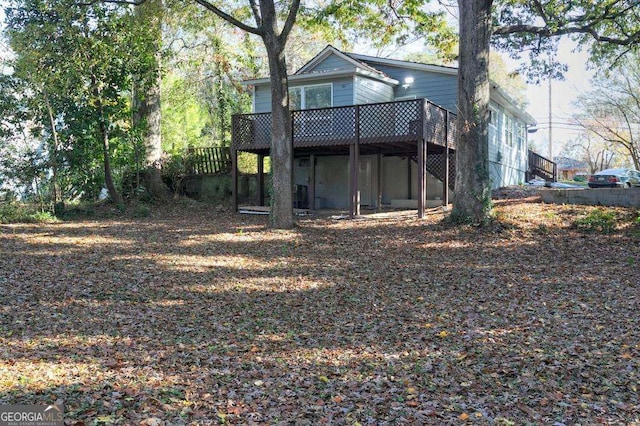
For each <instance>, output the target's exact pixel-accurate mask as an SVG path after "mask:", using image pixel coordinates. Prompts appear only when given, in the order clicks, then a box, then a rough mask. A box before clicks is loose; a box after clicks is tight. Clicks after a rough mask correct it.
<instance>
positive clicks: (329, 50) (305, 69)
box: [294, 44, 386, 77]
mask: <svg viewBox="0 0 640 426" xmlns="http://www.w3.org/2000/svg"><path fill="white" fill-rule="evenodd" d="M331 55H335V56H337V57H339V58H341V59H342V60H344V61H346V62H348V63H350V64H351V65H353V66H354V67H355V68H362V69H364V70H367V71H369V72H372V73H374V74H379V75H380V76H381V77H386V76H385V74H384V73H383V72H381V71H379V70H377V69H375V68H374V67H372V66H370V65H369V64H366V63H364V62H362V61H358V60H357V59H354V58H352V57H351V56H350V55H348V54H346V53H344V52H343V51H341V50H338V49H336V48H335V47H333V46H332V45H330V44H329V45H327V47H325V48H324V49H322V51H321V52H320V53H318V54H317V55H316V56H314V57H313V58H312V59H311V60H310V61H309V62H307V63H306V64H304V65H303V66H302V67H301V68H300V69H299V70H298V71H296V72H295V73H294V75H300V74H306V73H309V72H312V70H313V68H314V67H315V66H316V65H318V64H319V63H320V62H322V61H324V60H325V59H326V58H327V57H329V56H331Z"/></svg>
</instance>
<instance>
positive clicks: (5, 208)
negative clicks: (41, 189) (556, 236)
mask: <svg viewBox="0 0 640 426" xmlns="http://www.w3.org/2000/svg"><path fill="white" fill-rule="evenodd" d="M57 221H58V219H57V218H56V216H55V215H54V214H52V213H51V212H48V211H41V210H39V209H38V207H37V206H36V205H35V204H32V203H26V204H25V203H0V223H51V222H57Z"/></svg>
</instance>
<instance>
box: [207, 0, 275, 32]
mask: <svg viewBox="0 0 640 426" xmlns="http://www.w3.org/2000/svg"><path fill="white" fill-rule="evenodd" d="M194 1H195V2H196V3H198V4H199V5H200V6H202V7H204V8H205V9H207V10H209V11H211V12H213V13H215V14H216V15H218V16H219V17H220V18H222V19H224V20H225V21H227V22H229V23H230V24H232V25H235V26H236V27H238V28H240V29H241V30H244V31H246V32H249V33H251V34H256V35H259V36H262V34H263V33H264V29H263V27H262V24H261V25H260V26H259V27H252V26H250V25H247V24H245V23H244V22H242V21H239V20H238V19H236V18H234V17H233V16H231V15H229V14H228V13H226V12H224V11H222V10H220V9H218V8H217V7H216V6H214V5H213V4H211V3H209V2H208V1H207V0H194Z"/></svg>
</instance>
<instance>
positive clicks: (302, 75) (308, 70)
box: [243, 44, 400, 86]
mask: <svg viewBox="0 0 640 426" xmlns="http://www.w3.org/2000/svg"><path fill="white" fill-rule="evenodd" d="M331 55H335V56H337V57H339V58H340V59H342V60H344V61H345V62H347V63H348V64H351V65H353V68H352V69H344V68H337V69H333V70H324V71H314V70H313V69H314V68H315V67H316V66H317V65H318V64H320V63H321V62H322V61H324V60H325V59H326V58H328V57H329V56H331ZM349 75H362V76H364V77H369V78H373V79H376V80H380V81H383V82H385V83H387V84H390V85H392V86H397V85H398V84H400V82H399V81H398V80H395V79H393V78H391V77H389V76H387V75H386V74H385V73H383V72H382V71H379V70H377V69H375V68H374V67H372V66H371V65H369V64H366V63H364V62H362V61H359V60H357V59H354V58H352V57H351V56H349V55H347V54H346V53H344V52H342V51H340V50H338V49H336V48H335V47H333V46H331V45H330V44H329V45H327V47H325V48H324V49H322V51H321V52H320V53H318V54H317V55H316V56H314V57H313V58H312V59H311V60H310V61H309V62H307V63H306V64H304V65H303V66H302V67H301V68H300V69H299V70H298V71H296V72H295V73H293V74H291V75H289V81H293V82H295V81H306V80H314V79H318V78H319V77H322V78H325V77H326V78H328V77H342V76H349ZM269 82H270V80H269V78H258V79H254V80H245V81H244V82H243V84H245V85H249V84H252V85H258V84H268V83H269Z"/></svg>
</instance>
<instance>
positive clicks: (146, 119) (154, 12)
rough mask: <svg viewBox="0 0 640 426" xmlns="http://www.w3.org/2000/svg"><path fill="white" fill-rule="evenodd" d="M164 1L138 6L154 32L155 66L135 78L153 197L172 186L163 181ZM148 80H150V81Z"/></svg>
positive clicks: (153, 0) (137, 118)
mask: <svg viewBox="0 0 640 426" xmlns="http://www.w3.org/2000/svg"><path fill="white" fill-rule="evenodd" d="M162 7H163V6H162V1H161V0H151V1H147V2H145V3H143V4H141V5H139V6H136V9H135V11H136V15H137V17H138V19H139V21H140V22H146V23H148V25H149V26H150V28H151V29H150V31H153V32H154V37H153V40H154V41H153V46H152V50H153V55H154V59H155V61H154V67H153V69H152V70H150V72H149V73H148V75H147V76H137V78H135V79H134V80H135V81H134V86H137V87H136V88H134V115H133V124H134V126H142V127H143V128H144V133H143V135H144V136H143V138H144V147H145V168H146V178H147V179H146V180H147V190H148V191H149V193H150V195H151V196H152V197H154V198H158V199H165V198H166V197H167V196H168V195H169V188H168V187H167V185H165V183H164V182H163V181H162V174H161V168H162V131H161V104H160V84H161V82H162V78H161V75H160V62H161V59H160V56H161V55H160V43H161V37H162V15H163V9H162ZM147 80H148V81H147Z"/></svg>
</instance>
